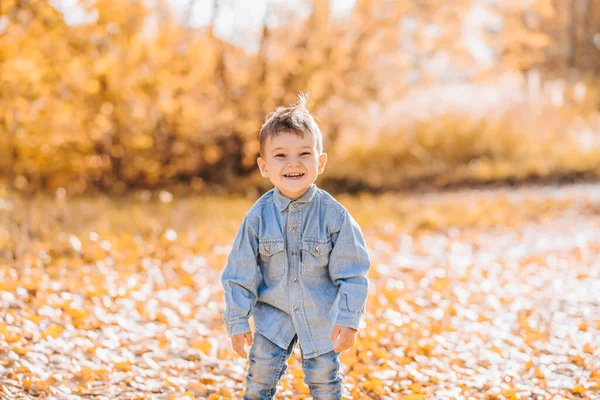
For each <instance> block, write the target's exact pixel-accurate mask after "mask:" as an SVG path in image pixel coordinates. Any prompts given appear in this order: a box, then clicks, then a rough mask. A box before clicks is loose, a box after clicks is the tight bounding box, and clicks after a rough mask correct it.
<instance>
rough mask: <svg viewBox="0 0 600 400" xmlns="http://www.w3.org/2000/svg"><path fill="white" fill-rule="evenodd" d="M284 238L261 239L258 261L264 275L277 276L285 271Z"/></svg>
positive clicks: (268, 276)
mask: <svg viewBox="0 0 600 400" xmlns="http://www.w3.org/2000/svg"><path fill="white" fill-rule="evenodd" d="M284 249H285V246H284V243H283V239H259V242H258V261H259V265H260V269H261V271H262V274H263V276H266V277H267V278H271V279H273V278H277V277H278V276H281V275H283V273H284V272H285V263H286V260H285V251H284Z"/></svg>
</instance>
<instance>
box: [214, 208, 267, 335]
mask: <svg viewBox="0 0 600 400" xmlns="http://www.w3.org/2000/svg"><path fill="white" fill-rule="evenodd" d="M257 256H258V235H257V233H256V229H254V228H253V227H252V224H251V221H250V217H249V215H246V217H245V218H244V221H243V222H242V225H241V227H240V229H239V231H238V233H237V235H236V237H235V239H234V241H233V245H232V248H231V252H230V253H229V257H228V259H227V265H226V266H225V269H224V270H223V274H222V275H221V283H222V284H223V289H224V290H225V312H224V313H223V321H224V322H225V325H226V327H227V334H228V336H234V335H238V334H240V333H245V332H250V324H249V322H248V319H249V318H250V315H251V314H252V309H253V308H254V305H255V304H256V299H257V291H258V284H259V282H260V280H261V278H262V277H261V275H260V274H261V273H260V268H259V267H258V262H257Z"/></svg>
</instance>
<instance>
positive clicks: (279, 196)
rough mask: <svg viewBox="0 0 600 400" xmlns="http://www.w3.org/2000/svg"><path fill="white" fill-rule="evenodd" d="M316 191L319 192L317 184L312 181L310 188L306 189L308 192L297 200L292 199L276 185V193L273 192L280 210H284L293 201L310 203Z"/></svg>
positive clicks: (274, 199)
mask: <svg viewBox="0 0 600 400" xmlns="http://www.w3.org/2000/svg"><path fill="white" fill-rule="evenodd" d="M316 192H317V185H315V184H314V183H312V184H311V185H310V186H309V187H308V190H307V191H306V193H304V194H303V195H302V197H300V198H299V199H297V200H292V199H290V198H289V197H286V196H285V195H284V194H283V193H281V192H280V191H279V189H277V187H275V189H274V194H273V201H275V205H276V206H277V208H278V209H279V211H283V210H285V209H286V207H287V206H288V205H289V204H290V203H291V202H293V201H295V202H296V203H310V202H311V200H312V199H313V197H315V193H316Z"/></svg>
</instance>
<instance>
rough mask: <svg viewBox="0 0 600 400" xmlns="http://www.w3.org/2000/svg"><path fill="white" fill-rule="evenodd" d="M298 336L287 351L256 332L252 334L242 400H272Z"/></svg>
mask: <svg viewBox="0 0 600 400" xmlns="http://www.w3.org/2000/svg"><path fill="white" fill-rule="evenodd" d="M297 341H298V336H294V339H292V343H290V346H289V347H288V349H287V350H284V349H282V348H281V347H279V346H277V345H276V344H275V343H273V342H271V341H270V340H269V339H267V338H266V337H264V336H263V335H261V334H260V333H258V332H254V338H253V340H252V347H251V348H250V354H249V359H250V367H249V368H248V375H247V376H246V393H245V394H244V400H259V399H260V400H262V399H272V398H273V396H275V392H276V391H277V382H279V379H281V377H282V376H283V374H284V373H285V371H286V370H287V360H288V358H290V355H291V354H292V351H293V350H294V346H295V345H296V342H297Z"/></svg>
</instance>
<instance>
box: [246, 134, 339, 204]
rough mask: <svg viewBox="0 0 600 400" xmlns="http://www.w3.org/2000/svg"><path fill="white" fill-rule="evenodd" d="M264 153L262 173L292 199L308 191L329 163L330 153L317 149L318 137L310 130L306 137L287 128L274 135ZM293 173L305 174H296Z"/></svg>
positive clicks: (260, 163) (259, 164)
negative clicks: (287, 130)
mask: <svg viewBox="0 0 600 400" xmlns="http://www.w3.org/2000/svg"><path fill="white" fill-rule="evenodd" d="M263 155H264V158H263V157H258V159H257V160H256V161H257V163H258V167H259V168H260V174H261V175H262V176H264V177H265V178H269V179H270V180H271V182H272V183H273V185H275V187H277V189H279V191H280V192H281V193H282V194H283V195H285V196H286V197H288V198H290V199H297V198H299V197H301V196H302V195H303V194H304V193H306V191H307V190H308V188H309V186H310V185H311V184H312V183H313V182H314V181H315V180H316V179H317V176H318V175H319V174H321V173H323V171H324V170H325V164H327V153H321V154H318V153H317V143H316V140H315V139H314V138H313V137H312V135H310V134H305V135H304V138H302V136H298V135H295V134H294V133H287V132H286V133H282V134H280V135H278V136H274V137H273V136H272V137H270V138H268V139H267V141H266V143H265V148H264V154H263ZM290 174H293V175H297V174H301V176H300V177H297V178H294V177H290V176H289V175H290Z"/></svg>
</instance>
